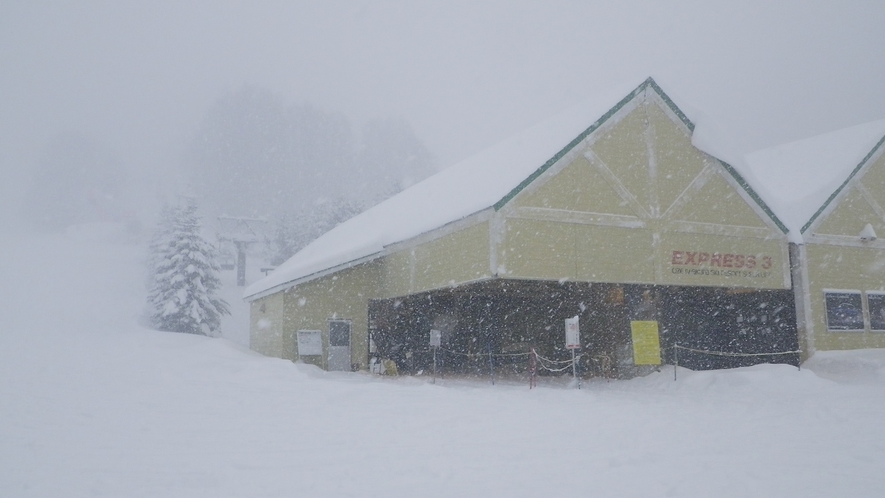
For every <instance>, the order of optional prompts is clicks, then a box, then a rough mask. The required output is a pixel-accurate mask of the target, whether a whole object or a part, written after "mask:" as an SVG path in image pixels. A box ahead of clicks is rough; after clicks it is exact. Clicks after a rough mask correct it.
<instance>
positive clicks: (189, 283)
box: [148, 202, 230, 335]
mask: <svg viewBox="0 0 885 498" xmlns="http://www.w3.org/2000/svg"><path fill="white" fill-rule="evenodd" d="M150 250H151V254H150V258H149V264H150V265H151V267H152V268H151V270H152V274H153V278H152V284H151V289H150V294H149V296H148V304H149V306H150V317H151V321H152V322H153V324H154V326H155V327H157V328H158V329H160V330H166V331H170V332H186V333H189V334H203V335H212V334H213V333H214V332H216V331H217V330H218V329H219V326H220V324H221V317H222V315H227V314H230V311H229V310H228V305H227V303H226V302H225V301H224V300H222V299H220V298H218V297H216V292H217V291H218V289H219V288H220V287H221V281H220V280H219V278H218V271H219V266H218V263H217V262H216V260H215V248H214V247H213V246H212V244H210V243H209V242H207V241H206V240H205V239H203V237H202V236H201V235H200V218H199V217H198V216H197V207H196V205H195V204H194V203H193V202H189V203H187V204H186V205H185V206H184V207H169V206H167V207H165V208H164V209H163V214H162V215H161V217H160V223H159V226H158V227H157V231H156V232H155V235H154V238H153V239H152V240H151V246H150Z"/></svg>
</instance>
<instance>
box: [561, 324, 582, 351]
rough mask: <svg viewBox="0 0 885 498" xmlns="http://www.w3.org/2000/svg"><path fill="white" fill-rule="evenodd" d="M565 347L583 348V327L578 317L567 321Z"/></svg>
mask: <svg viewBox="0 0 885 498" xmlns="http://www.w3.org/2000/svg"><path fill="white" fill-rule="evenodd" d="M565 347H567V348H568V349H579V348H580V347H581V327H580V323H579V321H578V317H577V316H573V317H571V318H566V319H565Z"/></svg>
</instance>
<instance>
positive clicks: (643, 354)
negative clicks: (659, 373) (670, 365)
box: [630, 320, 661, 365]
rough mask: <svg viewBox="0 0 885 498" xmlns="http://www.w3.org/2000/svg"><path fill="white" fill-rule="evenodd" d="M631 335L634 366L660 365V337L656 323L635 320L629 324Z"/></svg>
mask: <svg viewBox="0 0 885 498" xmlns="http://www.w3.org/2000/svg"><path fill="white" fill-rule="evenodd" d="M630 332H631V333H632V335H633V363H634V364H636V365H660V364H661V337H660V334H659V333H658V322H656V321H654V320H636V321H631V322H630Z"/></svg>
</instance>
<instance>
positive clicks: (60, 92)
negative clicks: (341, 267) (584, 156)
mask: <svg viewBox="0 0 885 498" xmlns="http://www.w3.org/2000/svg"><path fill="white" fill-rule="evenodd" d="M882 26H885V8H883V7H882V6H881V5H880V4H879V3H878V2H873V1H870V2H861V1H858V2H846V3H842V2H806V1H801V2H800V1H787V2H774V3H773V2H767V1H748V2H738V3H732V2H718V3H716V4H715V5H713V4H712V3H711V2H705V1H696V2H691V1H687V2H678V3H676V2H660V1H652V0H649V1H626V2H618V3H617V4H614V3H612V2H593V1H586V2H565V1H546V2H526V1H516V0H509V1H487V2H481V3H479V2H471V1H463V2H462V1H447V2H415V1H395V0H392V1H359V0H344V1H328V2H217V1H212V2H208V1H207V2H188V3H186V4H184V3H183V2H173V1H169V2H162V1H152V2H98V1H94V2H4V3H3V4H2V5H0V183H2V187H0V188H2V190H0V196H2V199H3V201H2V204H0V207H2V212H3V215H2V217H3V218H2V219H3V220H4V222H5V223H7V224H9V223H13V222H14V220H18V219H21V218H23V215H22V213H23V212H24V211H28V210H33V209H35V208H34V207H33V206H34V202H33V201H34V199H35V198H34V195H35V194H34V192H35V189H34V188H33V187H32V185H34V184H35V183H34V182H38V183H37V185H41V183H39V182H42V181H44V180H45V178H46V175H47V173H46V170H47V167H46V165H47V164H48V162H51V161H52V157H54V156H53V154H55V155H56V156H62V157H67V156H68V155H70V154H68V153H67V152H64V151H65V150H66V149H64V148H62V149H61V152H58V151H59V148H58V147H59V146H58V144H59V143H62V142H64V141H65V140H68V141H69V142H70V140H71V138H70V137H79V138H78V139H74V141H75V142H76V141H77V140H79V142H78V143H79V144H80V145H77V146H76V147H74V148H75V149H76V150H78V151H81V152H82V154H80V156H78V157H81V158H87V159H83V160H82V161H80V162H79V163H77V162H76V161H73V162H71V163H66V162H65V161H60V162H57V163H58V164H60V165H59V166H54V167H56V168H60V170H64V168H78V170H79V171H81V172H82V170H84V169H86V170H88V169H90V168H91V167H92V166H90V165H99V166H96V168H105V169H107V168H114V173H113V174H109V175H110V176H113V177H114V178H118V179H119V180H118V183H117V187H119V189H121V190H120V192H119V193H117V194H115V195H118V196H121V197H125V198H126V201H127V202H126V204H127V205H126V206H125V209H127V210H130V211H131V213H132V216H133V217H135V218H138V219H140V220H142V221H149V220H151V219H152V217H153V216H154V215H155V213H156V211H157V209H158V205H159V203H161V202H162V201H163V200H164V199H165V198H168V197H169V196H171V195H175V194H177V193H181V192H185V191H188V190H191V191H194V190H195V191H197V192H203V194H205V188H208V187H205V186H204V188H203V190H202V191H201V189H200V185H196V186H195V185H194V184H193V183H194V181H195V180H194V178H195V177H194V175H193V174H190V173H188V172H189V171H192V169H188V164H191V165H192V164H193V163H194V160H193V148H194V147H193V144H194V143H195V140H197V138H196V137H199V136H200V133H201V132H202V131H205V130H206V129H208V128H211V126H210V125H211V120H210V118H209V116H212V112H213V110H216V111H217V110H218V109H219V105H220V104H219V103H220V102H224V99H231V98H233V97H235V96H236V95H239V94H241V93H242V92H248V91H255V92H258V93H261V94H263V95H268V96H269V98H270V99H271V100H273V99H276V100H275V102H276V104H275V105H277V107H278V108H279V109H282V110H283V111H284V113H288V114H286V115H293V113H295V114H297V112H301V111H299V110H302V111H304V110H305V109H307V110H309V112H314V113H315V114H318V115H321V116H325V118H323V119H325V120H326V121H324V122H330V123H331V122H337V123H344V126H343V128H341V129H342V130H345V129H347V130H350V131H342V132H341V133H340V134H338V135H336V136H339V137H341V136H344V135H347V137H350V138H347V137H345V138H344V139H342V140H345V142H347V143H348V144H350V145H347V147H351V148H352V155H353V157H357V156H359V155H360V154H361V151H365V150H366V149H367V147H368V148H370V146H371V145H372V144H373V143H374V142H372V143H369V142H370V141H371V140H373V139H372V138H371V137H374V136H378V133H376V132H377V130H378V128H377V127H375V128H373V126H374V125H373V123H375V124H377V123H395V126H392V127H388V128H384V129H400V130H407V133H408V134H412V135H413V136H414V138H415V139H416V140H417V141H418V142H420V145H422V146H424V147H425V148H426V151H427V158H428V162H427V164H429V165H431V166H432V168H433V169H440V168H445V167H446V166H448V165H451V164H452V163H454V162H456V161H458V160H460V159H463V158H465V157H468V156H469V155H471V154H473V153H476V152H478V151H480V150H482V149H483V148H485V147H487V146H489V145H491V144H493V143H495V142H497V141H498V140H501V139H502V138H504V137H506V136H508V135H510V134H512V133H514V132H517V131H519V130H521V129H523V128H525V127H527V126H530V125H532V124H533V123H535V122H537V121H539V120H541V119H544V118H546V117H548V116H549V115H551V114H554V113H556V112H558V111H560V110H562V109H564V108H567V107H569V106H571V105H573V104H575V103H576V102H579V101H581V100H584V99H586V98H589V97H591V96H592V95H593V94H594V92H598V91H602V90H604V89H607V88H610V87H612V86H615V85H620V84H622V83H625V82H627V83H631V82H632V83H634V84H637V85H638V84H639V83H640V82H641V81H642V80H644V79H645V78H646V77H648V76H653V77H655V79H656V80H657V81H658V82H659V83H660V84H661V85H662V86H663V88H664V89H665V91H667V92H669V93H671V95H672V96H673V97H674V99H675V100H676V102H677V104H678V105H680V106H685V107H687V108H689V109H701V110H703V112H704V114H705V115H707V116H710V117H712V118H713V119H715V120H716V121H717V127H718V128H719V129H720V130H723V131H725V132H726V133H727V135H728V137H729V140H730V141H731V143H732V148H733V149H734V150H736V151H738V152H739V153H747V152H750V151H753V150H756V149H759V148H763V147H767V146H771V145H775V144H779V143H783V142H787V141H791V140H795V139H799V138H802V137H806V136H809V135H813V134H817V133H822V132H825V131H829V130H833V129H837V128H841V127H845V126H850V125H854V124H858V123H862V122H865V121H870V120H873V119H881V118H883V117H885V95H883V93H882V91H881V88H883V87H885V65H883V64H882V61H883V60H885V42H883V41H882V38H881V27H882ZM232 96H233V97H232ZM283 111H281V112H283ZM304 112H308V111H304ZM302 114H303V113H302ZM690 117H694V116H690ZM293 119H294V118H293ZM244 123H245V122H243V123H240V124H241V125H243V126H245V125H244ZM588 124H589V123H588ZM382 128H383V127H382ZM367 130H369V131H367ZM371 130H375V132H373V131H371ZM350 133H352V136H351V135H349V134H350ZM342 134H343V135H342ZM412 135H410V136H412ZM69 142H64V143H69ZM325 145H326V146H327V147H326V148H334V147H333V145H334V144H325ZM375 147H376V149H377V147H378V146H375ZM376 152H377V150H376ZM90 154H91V155H90ZM373 154H375V155H374V156H373V157H374V159H371V158H369V159H365V160H363V161H362V162H359V161H358V160H357V159H354V160H353V161H354V162H353V164H359V166H358V167H359V168H362V169H363V170H365V171H363V173H362V174H363V175H366V177H371V176H372V171H371V168H372V167H373V166H372V165H373V164H374V165H377V164H378V162H379V161H382V162H383V161H384V157H387V156H384V154H381V155H380V156H379V155H378V154H377V153H373ZM363 156H366V157H368V156H372V154H370V153H364V154H363ZM206 157H208V156H206ZM379 158H381V159H379ZM53 164H55V163H53ZM312 164H313V163H312ZM348 164H351V163H348ZM427 164H425V165H423V166H421V167H422V168H424V167H425V166H426V165H427ZM41 165H42V166H41ZM109 165H114V166H109ZM348 167H350V166H348ZM354 167H357V166H354ZM60 170H59V172H57V174H56V173H52V174H50V176H54V177H56V178H58V177H63V176H64V175H63V174H62V173H61V172H60ZM53 171H56V170H53ZM101 171H104V170H101ZM101 171H99V170H96V171H95V172H92V173H88V172H87V173H84V175H85V176H87V177H102V178H104V177H106V176H108V175H105V173H102V172H101ZM385 174H392V175H396V174H402V175H405V176H408V172H403V171H400V170H394V171H392V172H386V173H385ZM41 175H43V176H41ZM320 176H322V177H323V178H322V179H321V180H317V182H316V183H314V184H312V185H314V186H315V187H316V188H319V189H320V190H337V191H339V192H338V193H339V194H340V195H341V196H343V197H350V196H351V195H356V194H355V192H356V191H357V190H358V189H359V185H355V184H354V182H353V181H351V182H348V181H346V180H348V178H349V177H350V173H348V170H347V168H344V169H338V170H335V171H331V170H330V171H329V173H328V174H326V175H320ZM351 180H352V178H351ZM401 180H402V181H401V182H400V184H401V185H400V186H406V185H407V184H408V183H409V182H410V181H412V180H414V179H412V178H404V179H401ZM264 181H267V180H264ZM62 183H64V182H62ZM120 185H122V186H120ZM117 187H113V188H117ZM108 188H109V189H110V188H111V187H108ZM384 188H385V187H383V186H379V187H378V189H379V192H380V191H382V190H384ZM36 191H38V192H39V191H40V189H39V188H38V189H37V190H36ZM42 194H43V195H46V196H47V197H49V198H52V199H56V200H59V201H60V202H63V199H64V195H65V193H64V189H63V188H62V189H61V190H59V191H57V192H55V193H53V192H50V191H49V190H48V189H43V191H42ZM36 199H37V200H38V201H39V202H37V203H36V204H41V203H43V201H41V200H40V198H39V196H38V197H37V198H36ZM29 202H30V204H29ZM281 202H282V201H281ZM108 209H124V208H120V206H110V207H108ZM219 209H220V208H219ZM231 214H240V213H231ZM249 214H254V213H249ZM258 214H260V213H258ZM59 223H62V224H63V223H65V221H64V220H62V221H60V222H59Z"/></svg>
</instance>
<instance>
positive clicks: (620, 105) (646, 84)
mask: <svg viewBox="0 0 885 498" xmlns="http://www.w3.org/2000/svg"><path fill="white" fill-rule="evenodd" d="M649 88H651V89H652V90H653V91H654V92H655V93H656V94H657V95H658V96H659V97H660V98H661V100H662V101H663V102H664V104H666V105H667V107H669V108H670V110H671V111H672V112H673V114H675V115H676V117H678V118H679V120H680V121H682V123H683V124H684V125H685V126H686V127H687V128H688V129H689V131H690V132H692V133H693V132H694V129H695V125H694V123H693V122H692V121H691V120H690V119H688V116H686V115H685V113H684V112H682V109H680V108H679V106H677V105H676V103H675V102H673V99H671V98H670V96H669V95H667V93H666V92H665V91H664V90H663V89H662V88H661V87H660V86H659V85H658V84H657V83H656V82H655V80H654V78H651V77H649V78H648V79H646V80H645V81H643V82H642V84H640V85H639V86H638V87H636V88H635V89H634V90H633V91H632V92H630V93H629V94H627V96H626V97H624V98H623V99H621V100H620V102H618V103H617V104H615V106H614V107H612V108H611V109H609V110H608V112H606V113H605V114H603V115H602V117H600V118H599V119H597V120H596V122H594V123H593V124H592V125H590V127H589V128H587V129H586V130H584V131H583V132H582V133H581V134H580V135H578V136H577V137H575V139H574V140H572V141H571V142H569V143H568V145H566V146H565V147H563V148H562V149H561V150H560V151H559V152H557V153H556V155H554V156H553V157H551V158H550V159H548V160H547V162H545V163H544V164H543V165H542V166H541V167H540V168H538V169H536V170H535V171H534V172H533V173H532V174H531V175H529V176H528V177H527V178H526V179H525V180H523V181H522V182H521V183H520V184H519V185H517V186H516V187H515V188H514V189H513V190H511V191H510V192H508V193H507V195H505V196H504V197H503V198H501V200H499V201H498V202H496V203H495V205H494V208H495V211H498V210H500V209H501V208H502V207H504V206H505V205H506V204H507V203H508V202H510V200H511V199H513V198H514V197H516V195H517V194H519V193H520V192H521V191H522V190H523V189H525V188H526V187H527V186H529V185H530V184H531V183H532V182H534V181H535V180H536V179H537V178H538V177H539V176H541V175H542V174H543V173H544V172H545V171H547V170H548V169H550V167H552V166H553V165H554V164H556V163H557V162H558V161H559V160H560V159H562V158H563V156H565V155H566V154H568V153H569V152H571V150H572V149H574V148H575V147H577V146H578V144H579V143H581V142H582V141H583V140H584V139H585V138H587V136H589V135H590V134H591V133H593V132H594V131H596V130H597V129H599V127H600V126H602V125H603V124H605V122H606V121H608V120H609V119H610V118H611V117H612V116H614V115H615V113H617V112H618V111H619V110H621V108H623V107H624V106H625V105H627V103H628V102H630V101H631V100H633V99H634V98H636V97H637V96H639V95H640V94H641V93H642V92H644V91H645V90H647V89H649ZM716 160H717V161H719V164H721V165H722V167H723V168H725V170H726V171H728V174H730V175H731V176H732V178H734V180H735V181H736V182H737V183H738V185H740V186H741V188H742V189H744V191H745V192H746V193H747V194H748V195H749V196H750V198H752V199H753V201H755V202H756V204H757V205H758V206H759V207H760V208H762V211H763V212H765V214H766V215H767V216H768V217H769V218H770V219H771V220H772V221H773V222H774V224H775V225H776V226H777V227H778V228H779V229H780V230H781V231H782V232H783V233H787V232H789V229H788V228H787V227H786V225H784V223H783V222H782V221H781V220H780V219H779V218H778V217H777V216H776V215H775V214H774V211H772V210H771V208H770V207H769V206H768V204H766V203H765V201H763V200H762V198H761V197H759V194H757V193H756V191H755V190H753V187H751V186H750V184H749V183H747V180H745V179H744V177H743V176H741V174H740V173H738V171H737V170H736V169H734V167H733V166H731V165H730V164H728V163H726V162H725V161H722V160H720V159H718V158H716Z"/></svg>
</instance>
